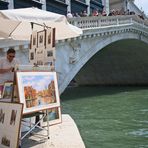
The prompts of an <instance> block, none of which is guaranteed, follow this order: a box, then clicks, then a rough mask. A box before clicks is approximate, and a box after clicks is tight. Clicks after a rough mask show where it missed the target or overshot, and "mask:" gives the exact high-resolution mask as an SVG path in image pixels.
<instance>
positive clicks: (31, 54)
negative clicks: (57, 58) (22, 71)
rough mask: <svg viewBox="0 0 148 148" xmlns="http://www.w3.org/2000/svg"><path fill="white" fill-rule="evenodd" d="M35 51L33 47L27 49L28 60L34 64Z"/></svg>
mask: <svg viewBox="0 0 148 148" xmlns="http://www.w3.org/2000/svg"><path fill="white" fill-rule="evenodd" d="M35 51H36V48H35V49H30V50H29V62H30V63H31V64H34V63H35V61H36V53H35Z"/></svg>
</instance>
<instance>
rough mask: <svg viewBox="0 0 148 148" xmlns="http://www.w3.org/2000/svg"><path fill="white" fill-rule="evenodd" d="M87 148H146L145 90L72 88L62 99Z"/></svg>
mask: <svg viewBox="0 0 148 148" xmlns="http://www.w3.org/2000/svg"><path fill="white" fill-rule="evenodd" d="M61 104H62V113H66V114H70V116H71V117H72V118H73V119H74V120H75V122H76V124H77V126H78V129H79V131H80V134H81V136H82V139H83V141H84V143H85V146H86V148H148V87H99V86H90V87H86V86H85V87H75V88H68V89H67V90H66V91H65V92H64V93H63V94H62V95H61Z"/></svg>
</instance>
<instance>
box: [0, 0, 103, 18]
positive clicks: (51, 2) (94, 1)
mask: <svg viewBox="0 0 148 148" xmlns="http://www.w3.org/2000/svg"><path fill="white" fill-rule="evenodd" d="M26 7H37V8H39V9H43V10H47V11H51V12H54V13H59V14H63V15H66V14H67V11H70V12H71V13H80V12H82V11H86V12H87V14H88V15H89V14H90V13H91V12H93V10H98V11H102V10H103V7H104V6H103V3H102V0H0V10H4V9H16V8H26Z"/></svg>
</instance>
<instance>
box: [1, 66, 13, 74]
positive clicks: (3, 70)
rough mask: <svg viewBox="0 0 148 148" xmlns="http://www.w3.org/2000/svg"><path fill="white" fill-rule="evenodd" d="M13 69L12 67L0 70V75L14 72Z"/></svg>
mask: <svg viewBox="0 0 148 148" xmlns="http://www.w3.org/2000/svg"><path fill="white" fill-rule="evenodd" d="M13 69H14V68H13V67H11V68H7V69H0V73H2V74H3V73H7V72H12V71H13Z"/></svg>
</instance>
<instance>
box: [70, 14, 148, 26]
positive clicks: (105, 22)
mask: <svg viewBox="0 0 148 148" xmlns="http://www.w3.org/2000/svg"><path fill="white" fill-rule="evenodd" d="M68 21H69V23H70V24H72V25H74V26H77V27H79V28H82V29H88V28H95V27H105V26H114V25H124V24H133V23H138V24H142V25H143V26H144V27H148V21H147V20H142V19H141V18H139V16H137V15H118V16H105V17H104V16H98V17H96V16H94V17H77V18H70V19H68Z"/></svg>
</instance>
